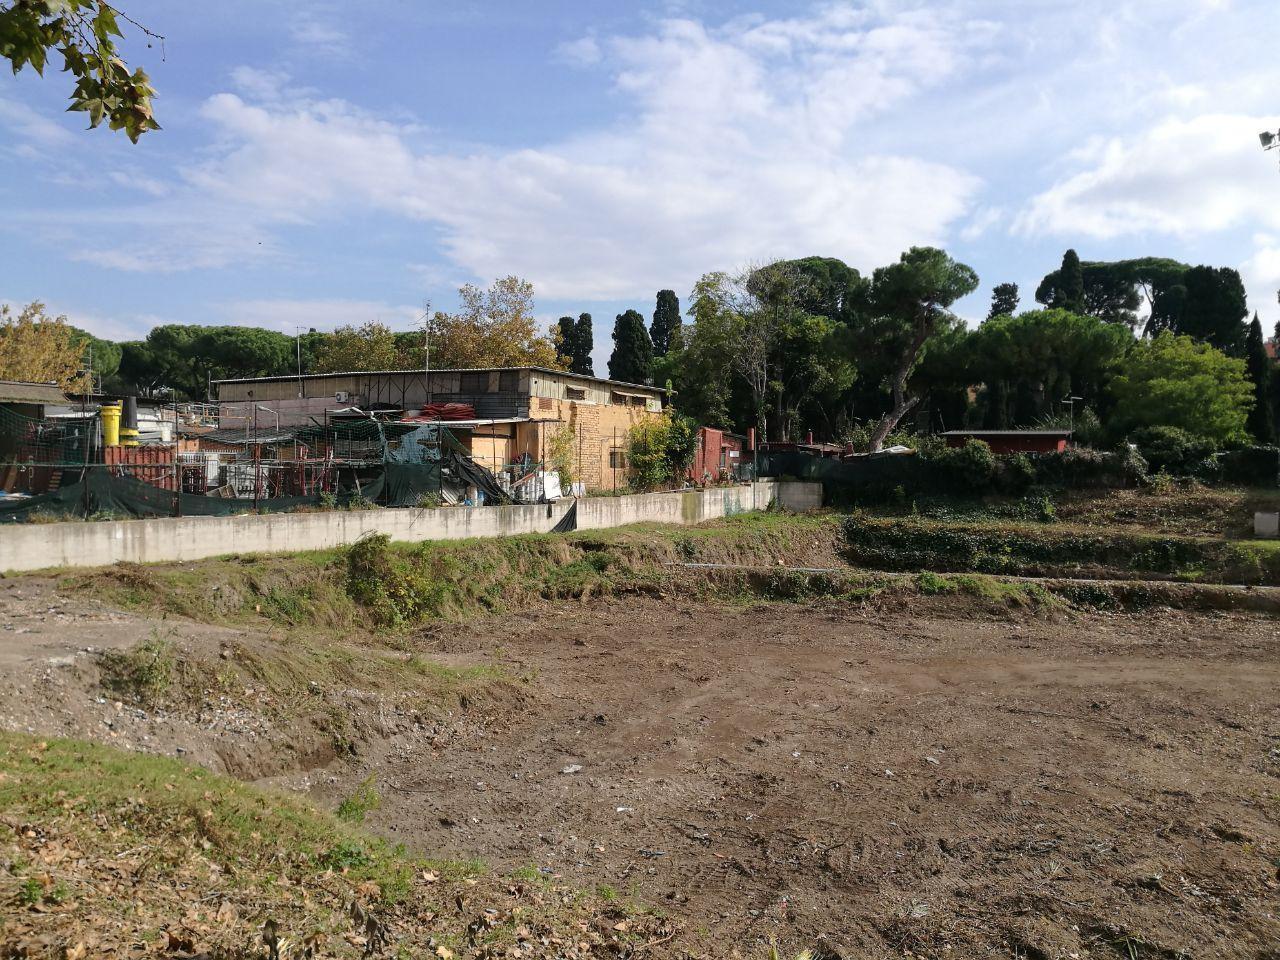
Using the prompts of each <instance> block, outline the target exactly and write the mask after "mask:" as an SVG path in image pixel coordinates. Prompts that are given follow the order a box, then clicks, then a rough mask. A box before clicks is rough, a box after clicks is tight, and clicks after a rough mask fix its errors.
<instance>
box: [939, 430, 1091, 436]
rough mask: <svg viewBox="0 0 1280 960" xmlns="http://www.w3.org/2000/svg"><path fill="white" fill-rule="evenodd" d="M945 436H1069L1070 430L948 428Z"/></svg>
mask: <svg viewBox="0 0 1280 960" xmlns="http://www.w3.org/2000/svg"><path fill="white" fill-rule="evenodd" d="M943 436H944V437H1069V436H1071V431H1070V430H948V431H947V432H946V433H944V434H943Z"/></svg>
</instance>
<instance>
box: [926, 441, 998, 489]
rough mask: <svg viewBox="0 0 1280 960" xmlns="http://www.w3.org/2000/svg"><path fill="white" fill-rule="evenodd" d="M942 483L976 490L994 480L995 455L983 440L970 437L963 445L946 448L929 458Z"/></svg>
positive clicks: (984, 487)
mask: <svg viewBox="0 0 1280 960" xmlns="http://www.w3.org/2000/svg"><path fill="white" fill-rule="evenodd" d="M931 462H932V463H933V465H934V470H935V471H936V473H937V475H938V477H939V479H940V480H941V481H942V483H943V484H944V486H946V485H949V486H951V487H953V488H958V489H960V490H966V491H969V492H977V491H981V490H984V489H986V488H987V487H989V486H990V485H991V483H992V481H993V480H994V479H995V475H996V457H995V454H993V453H992V452H991V447H990V445H989V444H987V443H986V442H985V441H983V440H969V441H968V442H966V443H965V445H964V446H963V447H948V448H946V449H944V450H942V451H940V452H939V454H938V455H937V456H936V457H934V458H933V459H932V461H931Z"/></svg>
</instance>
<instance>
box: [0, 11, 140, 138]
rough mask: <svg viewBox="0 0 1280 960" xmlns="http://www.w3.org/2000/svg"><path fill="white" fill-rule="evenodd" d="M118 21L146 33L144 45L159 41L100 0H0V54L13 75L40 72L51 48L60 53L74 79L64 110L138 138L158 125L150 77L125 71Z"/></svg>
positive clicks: (137, 71) (138, 71)
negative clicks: (22, 72)
mask: <svg viewBox="0 0 1280 960" xmlns="http://www.w3.org/2000/svg"><path fill="white" fill-rule="evenodd" d="M121 20H124V21H125V22H126V23H129V24H132V25H133V26H134V27H136V28H137V29H138V30H140V31H141V32H142V33H143V34H144V35H145V36H146V37H148V42H147V46H150V45H151V40H160V41H163V40H164V38H163V37H161V36H160V35H159V34H156V33H152V32H151V31H150V30H148V29H147V28H146V27H144V26H142V25H141V24H139V23H137V22H136V21H135V20H132V19H130V18H129V17H128V16H126V15H125V14H123V13H121V12H120V11H119V10H117V9H116V8H115V7H112V6H110V5H109V4H107V3H104V2H102V0H8V2H6V0H0V57H4V58H5V59H7V60H8V61H9V62H10V64H11V65H12V67H13V72H14V73H15V74H16V73H18V72H19V71H21V70H22V69H23V68H24V67H28V66H30V67H31V68H32V69H33V70H35V72H36V73H38V74H40V75H41V76H43V75H44V68H45V66H46V64H47V63H48V61H49V55H50V53H51V52H53V51H56V52H57V53H60V54H62V62H63V67H62V69H63V71H64V72H66V73H70V74H72V75H73V76H74V77H75V78H76V85H75V89H74V90H73V91H72V94H71V106H70V107H68V108H67V109H68V110H69V111H79V112H83V113H87V114H88V115H89V127H90V128H91V129H92V128H94V127H97V126H98V125H99V124H101V123H102V121H103V120H106V121H107V126H109V127H110V128H111V129H112V130H123V131H124V132H125V135H126V136H127V137H128V138H129V139H130V140H132V141H133V142H134V143H137V142H138V138H139V137H141V136H142V134H144V133H146V132H147V131H148V130H159V129H160V124H158V123H157V122H156V119H155V117H154V116H153V114H152V111H151V98H152V97H154V96H155V89H154V88H153V87H152V86H151V79H150V77H148V76H147V74H146V72H145V71H144V70H142V69H141V68H138V69H135V70H133V71H132V72H130V70H129V66H128V64H126V63H125V62H124V60H123V58H122V57H121V56H120V53H119V47H118V44H117V41H118V40H120V39H123V37H124V32H123V31H122V30H121V29H120V21H121Z"/></svg>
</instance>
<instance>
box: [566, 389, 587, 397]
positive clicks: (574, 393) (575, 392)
mask: <svg viewBox="0 0 1280 960" xmlns="http://www.w3.org/2000/svg"><path fill="white" fill-rule="evenodd" d="M564 395H565V396H566V397H567V398H568V399H570V400H585V399H587V391H586V390H585V389H584V388H582V387H565V388H564Z"/></svg>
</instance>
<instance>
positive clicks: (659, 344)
mask: <svg viewBox="0 0 1280 960" xmlns="http://www.w3.org/2000/svg"><path fill="white" fill-rule="evenodd" d="M679 327H680V299H679V298H678V297H677V296H676V294H675V291H674V290H659V291H658V303H657V306H656V307H655V308H654V311H653V323H652V324H651V325H650V327H649V337H650V339H651V340H652V341H653V355H654V356H655V357H665V356H666V355H667V351H668V350H670V349H671V338H672V337H673V336H674V335H675V332H676V330H677V329H678V328H679Z"/></svg>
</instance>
